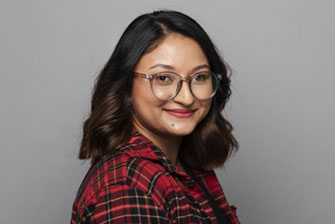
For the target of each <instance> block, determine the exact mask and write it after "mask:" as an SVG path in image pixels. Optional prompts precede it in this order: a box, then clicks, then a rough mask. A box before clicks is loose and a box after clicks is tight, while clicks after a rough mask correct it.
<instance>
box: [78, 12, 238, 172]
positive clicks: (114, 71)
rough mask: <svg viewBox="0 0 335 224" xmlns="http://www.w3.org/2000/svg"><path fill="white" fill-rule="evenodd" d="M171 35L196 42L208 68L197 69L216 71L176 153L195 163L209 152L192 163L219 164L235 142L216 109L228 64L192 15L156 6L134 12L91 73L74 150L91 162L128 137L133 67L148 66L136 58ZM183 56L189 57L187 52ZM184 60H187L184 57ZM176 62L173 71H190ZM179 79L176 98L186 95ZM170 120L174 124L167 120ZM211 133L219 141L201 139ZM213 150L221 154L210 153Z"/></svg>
mask: <svg viewBox="0 0 335 224" xmlns="http://www.w3.org/2000/svg"><path fill="white" fill-rule="evenodd" d="M176 37H177V39H178V40H179V43H180V42H182V41H184V42H185V41H186V42H187V41H188V42H187V43H189V44H190V45H192V44H193V45H194V46H196V47H195V48H198V49H197V50H198V54H199V55H200V56H201V57H202V59H200V61H199V64H202V65H203V64H206V65H208V68H205V67H202V68H201V69H202V70H201V71H209V70H210V71H212V72H213V73H217V74H221V75H222V80H221V82H220V86H219V88H218V91H217V93H216V95H214V97H213V98H212V99H209V100H206V101H201V102H200V101H199V102H200V103H199V104H198V106H199V105H200V104H201V105H202V106H199V108H202V112H201V113H200V114H199V118H198V122H196V125H198V126H197V127H194V128H195V130H194V128H193V129H192V133H189V132H188V133H186V134H187V137H185V138H184V141H183V143H184V144H185V145H184V147H182V148H181V151H180V156H181V157H183V158H182V159H184V160H185V161H186V162H188V163H190V165H196V164H197V163H198V162H200V158H201V157H202V156H204V155H205V154H206V153H207V154H208V153H209V154H211V155H212V156H207V158H208V161H206V160H205V161H202V164H204V165H202V164H198V166H203V167H213V166H219V165H222V164H223V162H224V161H225V160H226V158H227V157H228V156H229V154H230V153H231V151H232V150H233V148H235V147H237V142H236V140H235V139H234V138H233V136H232V135H231V130H232V128H231V126H230V124H229V123H228V122H227V121H226V120H225V119H224V118H223V117H222V115H221V114H220V111H221V110H222V109H223V108H224V106H225V103H226V101H227V100H228V98H229V96H230V79H229V69H228V68H227V66H226V65H225V63H224V62H223V60H222V59H221V58H220V56H219V54H218V53H217V51H216V49H215V47H214V45H213V43H212V41H211V40H210V38H209V37H208V35H207V34H206V32H205V31H204V30H203V29H202V28H201V26H200V25H199V24H198V23H197V22H196V21H194V20H193V19H192V18H190V17H188V16H186V15H184V14H182V13H179V12H175V11H157V12H153V13H150V14H144V15H141V16H139V17H138V18H136V19H135V20H134V21H133V22H132V23H131V24H130V25H129V26H128V27H127V29H126V30H125V32H124V33H123V35H122V36H121V38H120V40H119V42H118V44H117V46H116V48H115V50H114V52H113V54H112V56H111V58H110V59H109V61H108V62H107V64H106V65H105V67H104V68H103V70H102V71H101V73H100V75H99V77H98V78H97V81H96V84H95V88H94V93H93V98H92V106H91V115H90V117H89V118H88V119H87V120H86V122H85V124H84V136H83V140H82V145H81V150H80V155H79V157H80V158H81V159H88V158H90V159H91V160H92V162H93V163H95V162H96V161H97V160H99V159H100V158H101V157H102V156H103V155H104V154H107V153H109V152H111V151H113V149H115V148H116V147H118V146H120V145H121V144H123V143H125V142H126V140H127V139H128V138H129V137H130V135H129V134H130V133H131V129H132V128H133V119H132V118H134V117H135V118H136V116H134V114H135V113H136V110H135V109H136V106H135V109H134V106H133V105H132V103H133V102H132V100H135V99H136V100H137V101H136V102H141V101H140V100H138V98H136V96H137V95H136V94H134V72H140V73H143V72H144V73H148V72H149V71H148V70H146V71H143V70H141V71H138V69H139V68H143V66H142V67H141V63H139V62H141V61H140V60H141V59H143V58H144V57H145V56H146V55H149V54H150V53H153V52H154V51H155V49H158V48H160V47H161V46H163V45H164V44H166V43H167V42H168V41H170V42H171V39H173V38H174V39H176ZM178 40H177V42H178ZM174 41H176V40H174ZM162 43H163V44H162ZM199 52H200V53H199ZM187 56H188V57H190V56H191V57H192V55H190V54H189V55H187ZM193 58H194V57H193ZM193 58H190V60H193ZM180 60H182V58H180ZM201 60H202V61H201ZM184 61H187V60H186V59H185V58H184ZM142 64H143V63H142ZM178 66H179V68H177V69H178V70H179V73H184V74H183V75H186V73H189V72H190V71H186V70H187V69H188V68H187V69H185V70H183V69H182V67H183V66H181V65H180V64H179V65H178ZM189 67H190V66H189ZM180 71H181V72H180ZM189 74H191V73H189ZM192 74H194V73H192ZM141 81H144V80H141ZM145 81H148V80H145ZM136 82H137V81H136ZM135 84H136V83H135ZM184 84H186V83H185V82H183V87H182V89H181V92H180V93H179V94H178V95H177V96H176V97H175V99H178V97H179V95H180V94H186V95H187V93H188V90H187V88H188V87H187V86H186V85H184ZM184 86H186V87H184ZM135 87H136V86H135ZM185 89H186V91H184V90H185ZM135 90H136V89H135ZM148 91H150V89H148ZM183 91H184V92H183ZM132 98H135V99H132ZM138 106H139V105H138ZM184 106H185V105H184ZM185 107H187V105H186V106H185ZM137 108H139V107H137ZM191 109H192V107H191ZM193 109H194V108H193ZM208 111H209V112H208ZM201 120H202V121H201ZM177 121H178V119H177V120H176V122H177ZM200 121H201V122H200ZM199 122H200V124H198V123H199ZM170 124H171V126H175V127H176V126H177V125H176V123H173V122H171V123H170ZM196 125H195V126H196ZM193 130H194V131H193ZM184 135H185V133H184ZM217 138H220V139H221V140H220V141H221V144H220V143H219V144H217V142H216V144H213V143H211V144H213V145H211V144H210V143H208V142H207V141H208V140H211V141H212V140H214V141H216V139H217ZM206 139H207V140H206ZM186 144H187V145H186ZM205 145H207V146H210V147H214V149H206V150H205V149H204V148H203V147H204V146H205ZM182 146H183V145H182ZM193 146H199V147H200V148H199V150H198V151H197V152H195V150H192V147H193ZM218 147H221V149H220V151H216V152H215V150H218ZM211 150H212V152H211ZM222 151H224V153H222ZM214 154H217V155H218V154H222V155H221V156H217V155H216V156H214ZM205 158H206V157H205Z"/></svg>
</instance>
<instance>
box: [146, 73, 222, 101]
mask: <svg viewBox="0 0 335 224" xmlns="http://www.w3.org/2000/svg"><path fill="white" fill-rule="evenodd" d="M181 80H182V79H181V77H180V76H178V75H177V74H174V73H168V72H167V73H158V74H156V75H155V76H154V78H153V80H152V90H153V93H154V94H155V96H156V97H158V98H159V99H163V100H168V99H171V98H173V97H174V96H175V95H176V94H177V91H179V90H180V88H181V85H182V82H181ZM189 83H190V88H191V92H192V93H193V95H194V96H195V97H196V98H198V99H208V98H210V97H212V96H213V93H214V92H215V91H216V89H217V86H218V85H217V84H218V80H217V78H216V76H215V75H214V74H212V73H210V72H203V73H198V74H196V75H195V76H193V77H192V79H191V80H190V81H189Z"/></svg>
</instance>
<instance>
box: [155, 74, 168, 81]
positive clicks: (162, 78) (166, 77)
mask: <svg viewBox="0 0 335 224" xmlns="http://www.w3.org/2000/svg"><path fill="white" fill-rule="evenodd" d="M157 79H158V80H159V81H166V80H168V79H169V77H168V76H166V75H159V76H158V77H157Z"/></svg>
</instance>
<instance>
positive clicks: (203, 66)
mask: <svg viewBox="0 0 335 224" xmlns="http://www.w3.org/2000/svg"><path fill="white" fill-rule="evenodd" d="M157 67H162V68H165V69H170V70H175V67H173V66H171V65H166V64H156V65H153V66H151V67H150V69H153V68H157ZM203 68H208V69H210V68H209V65H207V64H203V65H198V66H196V67H194V68H193V69H192V72H196V71H198V70H200V69H203Z"/></svg>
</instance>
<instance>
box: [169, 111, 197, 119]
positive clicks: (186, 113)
mask: <svg viewBox="0 0 335 224" xmlns="http://www.w3.org/2000/svg"><path fill="white" fill-rule="evenodd" d="M165 111H166V112H167V113H168V114H170V115H172V116H174V117H177V118H188V117H192V115H193V114H194V112H195V111H196V110H185V109H175V110H165Z"/></svg>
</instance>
